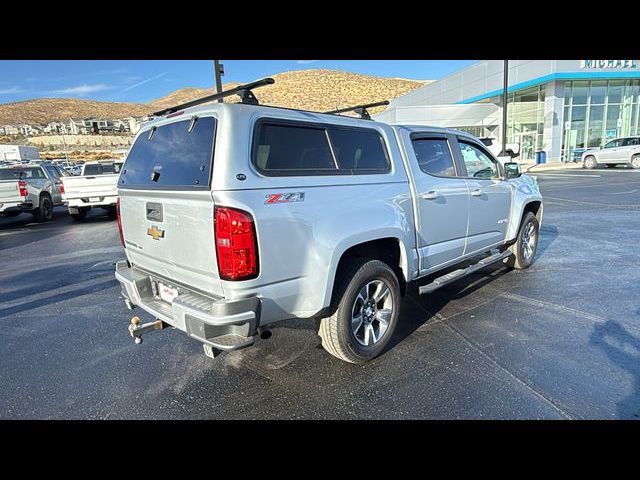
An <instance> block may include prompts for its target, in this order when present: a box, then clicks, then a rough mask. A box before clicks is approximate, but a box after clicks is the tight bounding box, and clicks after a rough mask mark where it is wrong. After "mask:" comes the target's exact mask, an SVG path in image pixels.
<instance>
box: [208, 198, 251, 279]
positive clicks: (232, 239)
mask: <svg viewBox="0 0 640 480" xmlns="http://www.w3.org/2000/svg"><path fill="white" fill-rule="evenodd" d="M214 230H215V241H216V255H217V257H218V272H219V273H220V278H221V279H223V280H248V279H250V278H255V277H257V276H258V246H257V242H256V229H255V225H254V223H253V217H252V216H251V214H250V213H247V212H243V211H242V210H237V209H235V208H228V207H215V225H214Z"/></svg>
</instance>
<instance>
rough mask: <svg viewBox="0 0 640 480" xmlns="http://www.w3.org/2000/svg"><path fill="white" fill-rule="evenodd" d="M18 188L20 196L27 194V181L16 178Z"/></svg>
mask: <svg viewBox="0 0 640 480" xmlns="http://www.w3.org/2000/svg"><path fill="white" fill-rule="evenodd" d="M18 190H20V196H21V197H26V196H27V195H29V191H28V190H27V182H25V181H24V180H18Z"/></svg>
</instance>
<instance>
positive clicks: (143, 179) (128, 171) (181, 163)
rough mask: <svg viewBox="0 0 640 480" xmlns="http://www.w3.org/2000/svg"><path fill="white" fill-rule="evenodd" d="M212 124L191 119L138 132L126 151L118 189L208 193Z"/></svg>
mask: <svg viewBox="0 0 640 480" xmlns="http://www.w3.org/2000/svg"><path fill="white" fill-rule="evenodd" d="M215 132H216V120H215V118H213V117H200V118H198V117H197V116H193V117H191V118H187V119H185V120H181V121H178V122H173V123H168V124H165V125H159V126H157V127H152V128H151V129H149V130H146V131H144V132H142V133H141V134H140V135H139V136H138V138H137V139H136V141H135V143H134V144H133V146H132V147H131V150H130V151H129V155H128V156H127V160H126V161H125V164H124V166H123V167H122V171H121V173H120V178H119V180H118V186H119V187H120V188H142V189H164V190H170V189H208V188H209V184H210V182H211V171H212V166H213V165H212V163H213V147H214V143H215Z"/></svg>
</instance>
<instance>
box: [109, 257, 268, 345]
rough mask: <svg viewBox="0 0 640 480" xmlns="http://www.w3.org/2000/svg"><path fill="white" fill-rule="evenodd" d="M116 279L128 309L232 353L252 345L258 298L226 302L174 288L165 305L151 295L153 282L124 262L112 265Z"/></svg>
mask: <svg viewBox="0 0 640 480" xmlns="http://www.w3.org/2000/svg"><path fill="white" fill-rule="evenodd" d="M116 279H117V280H118V281H119V282H120V286H121V293H122V296H123V297H124V298H125V300H126V301H128V302H130V303H131V305H132V306H139V307H140V308H142V309H143V310H144V311H146V312H148V313H150V314H151V315H154V316H155V317H156V318H158V319H160V320H162V321H163V322H165V323H168V324H169V325H171V326H173V327H175V328H177V329H179V330H182V331H183V332H185V333H187V334H188V335H189V336H191V337H193V338H195V339H197V340H199V341H201V342H202V343H205V344H208V345H210V346H212V347H214V348H217V349H221V350H235V349H237V348H242V347H243V346H248V345H247V344H251V343H253V341H251V342H250V343H249V342H248V341H246V340H248V339H250V338H252V337H253V336H254V335H255V334H256V331H257V328H258V325H259V324H260V309H261V308H260V307H261V300H260V298H258V297H249V298H244V299H241V300H236V301H229V300H226V299H224V298H213V297H207V296H204V295H202V294H199V293H196V292H193V291H189V290H186V289H184V288H182V287H180V286H178V291H179V295H178V296H177V297H176V298H175V299H174V300H173V303H171V304H169V303H167V302H165V301H163V300H160V299H159V298H157V297H156V296H155V295H154V293H153V285H152V281H153V280H157V279H156V278H154V277H152V276H151V275H149V274H148V273H146V272H144V271H142V270H140V269H137V268H136V267H130V266H129V265H128V264H127V262H126V261H125V260H123V261H120V262H117V263H116ZM160 280H162V279H160ZM242 339H245V340H244V341H243V340H242Z"/></svg>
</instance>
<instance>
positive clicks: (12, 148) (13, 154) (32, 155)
mask: <svg viewBox="0 0 640 480" xmlns="http://www.w3.org/2000/svg"><path fill="white" fill-rule="evenodd" d="M0 160H6V161H15V162H21V161H30V160H40V153H38V149H37V148H36V147H27V146H25V145H0Z"/></svg>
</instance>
